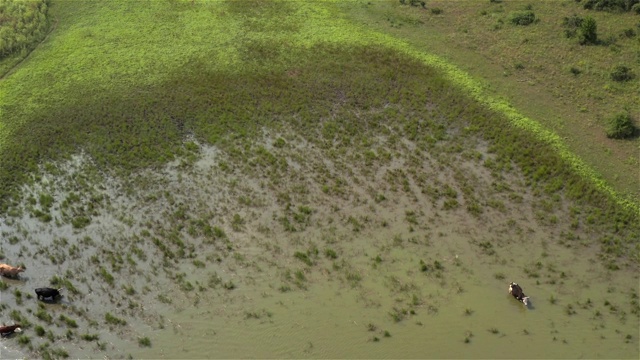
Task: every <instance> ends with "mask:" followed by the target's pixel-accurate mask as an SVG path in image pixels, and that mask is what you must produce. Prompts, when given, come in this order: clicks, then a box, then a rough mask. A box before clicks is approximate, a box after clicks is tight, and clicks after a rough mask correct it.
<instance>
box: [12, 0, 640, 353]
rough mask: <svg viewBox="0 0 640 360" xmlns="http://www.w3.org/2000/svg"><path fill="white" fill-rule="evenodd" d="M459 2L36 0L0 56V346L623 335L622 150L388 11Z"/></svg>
mask: <svg viewBox="0 0 640 360" xmlns="http://www.w3.org/2000/svg"><path fill="white" fill-rule="evenodd" d="M470 3H471V2H461V3H460V4H462V5H460V7H459V8H453V7H448V6H449V5H447V4H446V3H445V2H442V3H437V4H436V2H434V3H433V4H434V5H439V6H440V5H441V7H442V9H443V12H442V13H440V14H435V13H433V12H431V11H429V12H424V13H417V12H416V11H418V10H419V9H416V8H409V7H404V6H401V5H400V4H399V3H398V4H397V5H396V3H395V2H383V1H380V2H359V1H354V2H333V1H327V2H292V1H177V0H166V1H108V2H105V1H51V3H50V5H49V15H50V16H51V18H52V19H55V24H56V27H55V29H54V30H53V31H52V32H51V33H50V34H49V35H48V37H47V38H46V40H45V41H43V42H42V43H41V44H40V45H39V46H38V47H37V48H36V49H35V50H34V51H33V52H31V53H30V54H29V56H28V57H26V58H25V59H24V60H23V61H22V62H21V63H20V64H19V65H18V66H17V67H15V68H13V69H12V70H11V71H10V72H9V73H8V74H7V75H6V76H5V77H4V78H3V79H2V80H1V81H0V153H1V156H0V202H1V203H0V205H1V206H0V211H1V212H2V216H1V217H0V236H1V237H2V240H3V241H2V244H1V248H0V258H1V259H2V261H3V262H7V263H11V264H14V265H18V264H22V265H24V266H25V267H26V268H27V270H26V272H25V273H23V275H22V277H21V279H18V280H11V279H4V278H3V279H2V280H1V282H0V286H1V291H2V293H1V304H0V319H1V321H3V322H5V323H9V322H11V321H15V322H19V323H21V324H22V325H23V327H24V331H23V333H22V334H20V335H18V336H13V337H11V338H7V339H4V340H3V342H2V345H3V346H4V347H5V349H2V350H1V351H12V352H14V351H17V352H21V353H23V354H25V355H26V356H29V357H39V358H66V357H81V358H84V357H104V356H106V357H109V358H125V357H129V358H131V357H134V358H209V357H211V356H215V357H220V358H234V357H243V358H247V357H255V358H260V357H280V358H335V357H358V358H380V357H387V358H388V357H397V358H425V357H439V358H441V357H447V356H450V357H460V358H462V357H481V358H489V357H492V358H493V357H504V356H509V357H511V355H512V354H505V353H504V352H502V350H501V349H504V348H505V346H512V345H514V344H515V345H517V347H518V348H519V349H521V356H525V357H553V358H575V357H579V356H583V357H597V358H611V357H615V358H637V357H638V341H639V340H638V339H639V338H640V334H639V330H638V326H637V324H638V319H639V318H640V304H639V299H638V297H639V289H638V286H637V284H638V262H639V260H640V245H639V242H638V237H639V235H640V224H639V222H638V216H639V215H638V202H637V199H636V197H635V196H636V195H634V193H633V191H632V190H630V189H632V188H633V184H629V181H633V179H631V178H630V177H628V176H629V175H628V173H629V172H631V169H632V167H630V165H632V164H631V163H632V161H626V162H625V161H622V162H616V161H618V160H611V161H609V163H610V164H609V165H604V163H603V162H601V159H602V158H600V157H599V156H600V155H598V154H596V155H593V156H591V155H590V154H591V153H589V152H582V150H580V146H579V145H580V144H581V142H582V143H584V142H589V141H592V140H593V139H594V138H593V136H596V134H597V131H596V130H593V129H592V130H593V131H591V132H590V131H584V134H582V132H580V134H577V135H576V132H571V134H573V135H576V136H573V135H571V139H576V140H572V141H565V140H564V138H565V137H567V136H569V135H570V134H569V133H564V132H563V131H565V130H568V129H567V128H569V127H572V126H575V127H579V128H581V129H582V127H580V123H579V122H578V120H576V119H575V118H573V117H572V116H573V115H572V114H573V111H571V110H570V107H569V105H566V107H563V106H565V105H563V104H561V103H557V102H554V101H555V100H553V99H547V98H544V97H543V96H540V100H536V101H547V100H548V101H549V104H550V105H549V110H548V111H553V109H558V111H559V114H560V115H556V117H558V116H562V119H563V121H565V120H566V121H567V126H566V127H564V126H561V127H556V126H553V125H552V124H551V123H549V122H547V120H545V119H547V118H548V117H547V116H546V114H547V113H546V112H544V111H547V110H544V111H543V110H537V111H536V110H535V109H537V107H536V104H538V103H536V102H534V101H531V102H519V100H518V99H517V98H515V97H514V98H511V97H507V96H506V95H505V93H503V92H501V91H503V90H500V91H499V90H495V89H496V88H499V87H500V84H502V82H503V81H504V82H505V83H510V84H511V83H514V84H515V83H516V82H517V81H516V82H514V81H512V80H513V79H512V78H513V77H515V75H513V74H510V75H508V76H503V77H498V78H497V79H496V78H490V79H484V80H482V81H479V80H477V79H478V78H480V79H482V78H483V75H482V74H483V72H484V74H487V73H488V72H489V69H491V66H492V65H489V64H487V65H486V67H484V66H485V65H484V64H483V65H476V67H474V68H465V67H467V66H468V63H465V62H463V61H460V62H458V60H460V59H462V58H463V57H464V56H465V54H467V52H466V51H467V50H463V49H462V48H463V47H462V46H461V45H459V43H457V42H455V41H451V43H452V44H454V45H455V46H453V47H451V49H452V50H451V51H452V52H451V53H450V54H448V55H447V56H441V55H442V54H439V53H438V52H439V51H440V50H442V49H444V47H443V45H442V44H440V45H439V46H441V47H438V46H436V45H435V44H436V40H433V41H432V40H428V41H432V42H431V43H430V42H428V41H427V40H426V39H421V37H420V36H418V35H415V33H416V31H408V30H407V29H408V28H410V27H411V26H414V27H415V28H416V29H420V31H425V32H426V33H429V34H432V33H433V34H447V32H446V31H445V29H447V26H450V25H448V24H446V21H440V20H441V19H442V18H444V17H446V16H447V13H449V12H453V11H454V10H455V9H459V10H460V11H463V10H468V11H469V12H468V14H470V13H472V12H473V11H476V10H474V9H476V8H475V7H473V6H471V5H470ZM545 4H546V3H545ZM429 6H432V4H430V5H429ZM474 6H475V5H474ZM486 6H487V7H489V6H495V5H490V4H489V3H488V2H487V4H486ZM500 6H504V7H505V8H506V9H507V10H505V11H508V9H509V8H508V7H509V6H512V5H511V4H506V2H505V3H503V4H502V5H500ZM546 6H548V5H541V8H545V9H547V7H546ZM427 9H428V8H427ZM469 9H471V10H469ZM478 9H479V8H478ZM534 9H535V10H536V11H537V8H534ZM549 9H550V7H549ZM425 11H426V10H425ZM464 14H465V13H461V14H459V15H460V16H459V17H458V18H460V19H463V18H464ZM391 15H393V16H397V17H398V18H402V19H404V20H402V24H403V25H401V26H390V25H389V24H388V23H386V22H385V21H387V22H391V23H392V24H397V21H396V20H393V21H391V20H388V19H390V18H392V17H390V16H391ZM432 15H433V16H432ZM624 16H626V15H624ZM385 17H388V19H387V20H385ZM406 19H417V20H415V21H413V22H412V23H411V24H412V25H408V24H409V20H406ZM625 19H626V18H625ZM427 20H428V21H427ZM421 22H422V23H421ZM431 23H433V24H435V23H438V26H440V27H438V26H435V25H434V27H429V26H427V25H428V24H431ZM541 23H542V21H541ZM537 25H539V24H537ZM537 25H536V26H537ZM505 27H506V25H505ZM541 27H542V26H541ZM456 31H457V30H456ZM469 32H473V31H472V30H471V29H470V30H469ZM412 34H413V35H412ZM477 36H481V35H477ZM513 36H515V35H513ZM441 39H444V38H441ZM472 50H473V53H475V54H476V55H475V56H480V57H482V56H484V55H483V51H484V50H482V49H472ZM494 51H496V50H495V49H494ZM608 51H610V50H608ZM621 51H626V50H621ZM448 57H449V58H448ZM12 61H13V60H12ZM505 61H509V60H505ZM593 61H596V60H593ZM454 64H458V66H455V65H454ZM462 69H464V71H463V70H462ZM519 70H523V71H525V72H528V71H532V73H531V74H529V75H530V76H532V77H535V76H540V78H536V79H538V80H536V82H540V84H543V83H544V77H542V75H541V73H537V72H535V71H533V70H530V69H528V67H527V66H525V67H524V69H519ZM594 71H595V70H594ZM536 74H537V75H536ZM587 75H593V74H589V73H588V72H587V74H586V75H585V78H586V80H581V81H594V82H595V81H597V80H596V78H597V77H596V76H591V77H588V76H587ZM581 84H582V83H581ZM511 86H513V88H509V89H514V90H513V94H517V93H518V91H521V90H522V88H521V84H515V85H511ZM545 86H546V85H545ZM576 86H577V85H576ZM615 86H618V85H615ZM619 86H620V89H622V90H620V91H628V89H626V88H625V89H623V88H622V85H619ZM625 86H629V87H633V86H637V85H633V84H627V85H625ZM530 87H532V88H535V86H533V85H530ZM540 87H542V85H540ZM596 88H597V89H596V90H594V91H599V87H598V86H596ZM527 89H528V88H527ZM539 91H541V92H542V90H539ZM571 96H575V97H576V98H577V97H579V96H582V95H579V94H573V95H571ZM545 99H546V100H545ZM619 101H621V102H624V101H626V100H619ZM510 104H513V105H514V106H511V105H510ZM623 105H624V104H622V103H621V106H623ZM607 106H609V105H607ZM613 107H614V106H613V105H611V108H607V109H609V110H607V109H604V108H602V107H600V106H596V105H592V104H589V105H588V107H587V109H588V111H589V112H593V113H598V112H600V111H603V112H604V111H613V110H610V109H613ZM603 114H604V113H603ZM565 115H567V116H566V117H565ZM603 116H604V115H603ZM543 118H544V119H543ZM582 125H584V124H582ZM600 125H601V124H600ZM600 125H598V126H600ZM598 126H594V127H595V128H597V127H598ZM598 131H599V130H598ZM590 136H591V137H590ZM589 139H591V140H589ZM600 140H601V141H602V142H601V144H604V145H603V146H606V147H609V148H611V149H612V150H611V152H612V153H616V154H617V153H618V152H621V153H625V154H627V155H628V156H629V157H630V158H632V160H633V161H636V164H637V158H633V155H632V153H631V152H628V151H629V149H630V148H627V147H626V146H636V147H637V139H634V140H630V141H628V142H623V143H613V142H609V140H606V139H600ZM620 144H622V145H620ZM629 144H631V145H629ZM634 144H635V145H634ZM612 159H613V156H612ZM607 166H616V167H617V166H620V167H619V169H626V170H627V171H625V172H621V173H620V175H619V177H618V178H617V179H611V178H610V176H609V175H607V176H600V175H599V174H601V173H607V174H610V172H611V171H612V170H611V168H609V167H607ZM635 181H636V183H635V185H636V186H637V179H636V180H635ZM509 281H517V282H519V283H520V284H521V285H523V287H524V290H525V292H526V293H527V295H529V296H531V297H532V300H533V304H534V306H533V308H531V309H529V310H525V309H524V308H523V307H522V305H521V304H519V303H517V302H515V300H513V299H512V298H510V297H509V296H508V295H507V294H506V290H507V288H508V283H509ZM629 284H632V285H629ZM41 286H52V287H64V290H63V292H64V295H65V296H64V297H63V299H62V300H61V301H60V302H59V303H55V304H48V303H41V302H38V301H36V299H35V298H34V295H33V294H32V288H35V287H41ZM514 319H517V321H514ZM399 344H402V346H399ZM12 354H13V353H12ZM212 354H213V355H212ZM0 355H2V354H0ZM0 357H2V356H0Z"/></svg>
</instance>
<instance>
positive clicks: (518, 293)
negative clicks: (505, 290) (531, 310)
mask: <svg viewBox="0 0 640 360" xmlns="http://www.w3.org/2000/svg"><path fill="white" fill-rule="evenodd" d="M509 294H511V295H513V297H514V298H516V300H518V301H522V303H523V304H524V305H525V306H528V305H529V297H528V296H527V295H525V294H524V291H523V290H522V288H521V287H520V285H518V284H516V283H514V282H512V283H511V284H509Z"/></svg>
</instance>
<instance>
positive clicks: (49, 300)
mask: <svg viewBox="0 0 640 360" xmlns="http://www.w3.org/2000/svg"><path fill="white" fill-rule="evenodd" d="M36 299H37V300H38V301H39V302H42V303H45V304H48V305H70V304H71V303H70V302H69V301H68V300H66V299H65V298H64V297H63V296H58V297H54V298H38V297H36Z"/></svg>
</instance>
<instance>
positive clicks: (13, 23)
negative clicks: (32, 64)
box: [0, 0, 49, 59]
mask: <svg viewBox="0 0 640 360" xmlns="http://www.w3.org/2000/svg"><path fill="white" fill-rule="evenodd" d="M48 4H49V0H0V14H1V16H0V24H2V26H0V59H1V58H2V57H4V56H7V55H9V54H11V53H13V52H16V51H22V50H25V49H27V48H29V47H31V46H34V44H36V43H37V42H39V41H40V40H42V38H44V37H45V36H46V34H47V30H48V28H49V21H48V19H47V9H48Z"/></svg>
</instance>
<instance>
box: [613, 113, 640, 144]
mask: <svg viewBox="0 0 640 360" xmlns="http://www.w3.org/2000/svg"><path fill="white" fill-rule="evenodd" d="M637 131H638V129H637V128H636V127H635V126H634V125H633V121H632V120H631V116H630V115H629V114H626V113H623V114H618V115H616V116H614V117H613V118H611V119H610V120H609V124H608V126H607V137H609V138H612V139H626V138H630V137H632V136H634V135H635V134H636V132H637Z"/></svg>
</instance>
